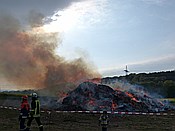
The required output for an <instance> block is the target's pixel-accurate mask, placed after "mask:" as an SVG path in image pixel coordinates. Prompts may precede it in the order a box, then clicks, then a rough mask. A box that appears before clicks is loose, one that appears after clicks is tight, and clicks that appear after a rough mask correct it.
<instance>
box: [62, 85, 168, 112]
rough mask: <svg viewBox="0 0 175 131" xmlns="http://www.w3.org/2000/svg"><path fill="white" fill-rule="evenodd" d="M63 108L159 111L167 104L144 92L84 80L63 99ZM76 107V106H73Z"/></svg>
mask: <svg viewBox="0 0 175 131" xmlns="http://www.w3.org/2000/svg"><path fill="white" fill-rule="evenodd" d="M62 104H63V105H62V108H60V109H61V110H70V108H71V109H73V110H96V111H101V110H108V111H136V112H157V111H164V110H165V106H163V104H161V102H159V101H158V100H156V99H153V98H151V97H148V96H147V97H146V96H145V95H143V94H142V93H139V92H132V90H131V91H127V92H126V91H120V90H113V89H112V88H111V87H109V86H106V85H102V84H95V83H91V82H84V83H82V84H80V85H79V86H78V87H77V88H76V89H75V90H73V91H72V92H70V93H69V94H68V96H66V97H65V98H64V99H63V103H62ZM64 107H66V108H64ZM72 107H74V108H72Z"/></svg>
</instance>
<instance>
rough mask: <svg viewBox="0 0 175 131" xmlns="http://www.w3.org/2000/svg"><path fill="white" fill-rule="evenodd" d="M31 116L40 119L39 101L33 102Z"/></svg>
mask: <svg viewBox="0 0 175 131" xmlns="http://www.w3.org/2000/svg"><path fill="white" fill-rule="evenodd" d="M30 114H31V116H32V117H40V101H39V100H38V99H36V100H32V102H31V113H30Z"/></svg>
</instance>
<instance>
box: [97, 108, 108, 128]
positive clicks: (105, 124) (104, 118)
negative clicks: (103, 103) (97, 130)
mask: <svg viewBox="0 0 175 131" xmlns="http://www.w3.org/2000/svg"><path fill="white" fill-rule="evenodd" d="M108 124H109V117H108V114H107V111H103V114H102V115H101V116H100V118H99V125H101V127H102V131H107V127H108Z"/></svg>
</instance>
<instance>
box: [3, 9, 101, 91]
mask: <svg viewBox="0 0 175 131" xmlns="http://www.w3.org/2000/svg"><path fill="white" fill-rule="evenodd" d="M42 18H44V16H43V15H42V14H40V13H35V12H31V14H30V17H29V23H30V26H29V25H28V26H27V29H26V28H24V27H22V26H21V25H20V22H19V20H18V19H16V18H14V17H12V16H11V15H1V16H0V73H1V74H3V76H5V78H6V79H7V80H8V81H9V82H11V83H14V84H16V85H22V84H25V85H26V84H29V85H31V88H44V87H52V86H55V85H57V84H58V85H59V84H62V83H67V82H71V83H79V82H82V80H85V79H89V78H93V77H99V76H100V75H99V73H98V72H96V71H94V69H93V67H91V66H89V65H88V64H87V62H85V61H84V60H83V59H82V58H79V59H75V60H74V61H66V60H65V59H64V58H63V57H61V56H58V55H56V54H55V49H56V48H57V47H58V46H59V43H60V42H61V38H60V37H59V33H46V32H44V31H42V30H41V29H36V27H39V26H41V25H42V24H43V23H42ZM29 27H30V28H29ZM24 88H25V87H24Z"/></svg>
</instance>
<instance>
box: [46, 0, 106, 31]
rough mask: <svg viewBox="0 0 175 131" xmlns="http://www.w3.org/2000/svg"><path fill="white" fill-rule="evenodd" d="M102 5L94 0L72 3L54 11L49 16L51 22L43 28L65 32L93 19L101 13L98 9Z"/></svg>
mask: <svg viewBox="0 0 175 131" xmlns="http://www.w3.org/2000/svg"><path fill="white" fill-rule="evenodd" d="M104 1H105V0H104ZM103 5H105V4H104V3H103V4H102V5H99V3H98V1H96V2H95V1H94V0H89V1H83V2H77V3H73V4H72V5H71V6H69V7H68V8H66V9H64V10H61V11H56V12H55V13H54V15H53V16H51V17H50V19H52V22H51V23H49V24H46V25H44V30H45V31H46V32H66V31H68V30H70V29H72V28H73V27H77V25H80V24H84V23H87V22H88V20H91V21H95V20H97V19H98V18H99V15H101V11H100V9H102V7H103ZM99 8H100V9H99ZM92 19H93V20H92Z"/></svg>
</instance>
